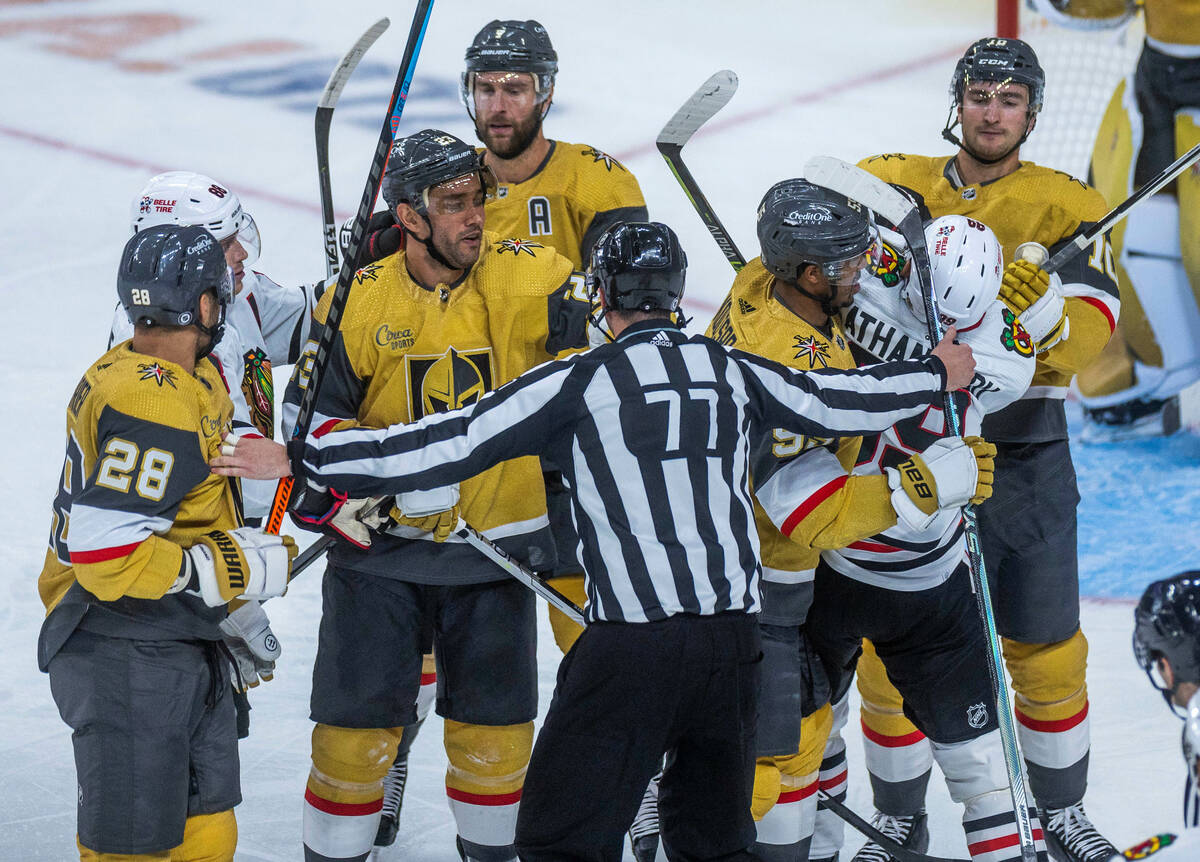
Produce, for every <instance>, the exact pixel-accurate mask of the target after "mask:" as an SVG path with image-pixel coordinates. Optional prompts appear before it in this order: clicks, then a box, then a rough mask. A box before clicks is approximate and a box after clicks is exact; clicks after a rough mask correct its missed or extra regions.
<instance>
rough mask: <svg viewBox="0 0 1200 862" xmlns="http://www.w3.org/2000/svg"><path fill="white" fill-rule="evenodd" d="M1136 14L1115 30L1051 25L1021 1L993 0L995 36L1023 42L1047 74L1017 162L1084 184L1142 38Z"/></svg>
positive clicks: (1134, 61) (1139, 15)
mask: <svg viewBox="0 0 1200 862" xmlns="http://www.w3.org/2000/svg"><path fill="white" fill-rule="evenodd" d="M1142 22H1143V19H1142V16H1141V14H1140V13H1139V14H1136V15H1134V16H1133V17H1132V18H1130V19H1129V21H1128V22H1126V23H1125V24H1123V25H1122V26H1120V27H1119V28H1117V29H1109V30H1075V29H1070V28H1067V27H1063V26H1061V25H1059V24H1055V23H1051V22H1050V21H1048V20H1047V19H1046V18H1044V17H1042V16H1041V15H1039V14H1038V13H1037V12H1035V11H1033V10H1032V9H1030V8H1029V7H1028V5H1027V4H1026V2H1024V0H997V30H996V32H997V34H998V35H1000V36H1006V37H1009V38H1011V37H1013V36H1016V37H1018V38H1020V39H1023V40H1025V41H1026V42H1028V43H1029V44H1030V45H1031V46H1033V50H1034V51H1035V52H1037V55H1038V60H1039V61H1040V62H1041V64H1042V68H1044V69H1045V71H1046V95H1045V104H1044V105H1043V107H1042V111H1041V114H1040V115H1039V116H1038V121H1037V128H1035V129H1034V131H1033V134H1031V135H1030V136H1029V140H1028V141H1027V142H1026V143H1024V144H1023V145H1022V146H1021V157H1022V159H1028V160H1030V161H1034V162H1037V163H1038V164H1041V165H1046V166H1047V167H1052V168H1056V169H1058V170H1060V171H1065V172H1066V173H1069V174H1071V175H1072V176H1075V177H1079V178H1080V179H1083V180H1086V179H1087V175H1088V165H1089V163H1090V162H1091V154H1092V145H1093V143H1094V142H1095V139H1096V130H1097V129H1098V128H1099V126H1100V119H1101V117H1102V116H1103V115H1104V109H1105V107H1106V106H1107V105H1108V101H1109V98H1110V97H1111V96H1112V93H1113V90H1114V89H1115V88H1116V86H1117V83H1118V82H1119V81H1120V80H1121V78H1123V77H1125V76H1126V75H1128V74H1131V73H1132V72H1133V69H1134V66H1135V65H1136V63H1137V56H1138V52H1139V51H1140V50H1141V47H1142V39H1143V37H1144V35H1145V28H1144V25H1143V23H1142Z"/></svg>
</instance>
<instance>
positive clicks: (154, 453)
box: [96, 437, 175, 501]
mask: <svg viewBox="0 0 1200 862" xmlns="http://www.w3.org/2000/svg"><path fill="white" fill-rule="evenodd" d="M104 455H105V457H104V459H103V460H102V461H101V462H100V469H99V471H98V472H97V476H96V484H97V485H103V486H104V487H105V488H111V489H112V490H114V491H120V492H121V493H122V494H124V493H126V492H127V491H128V490H129V485H130V482H131V481H132V479H133V476H132V473H133V470H134V467H135V466H136V465H137V462H138V456H139V455H140V456H141V462H142V463H141V468H140V469H138V471H137V481H136V483H134V489H135V490H136V491H137V493H138V496H140V497H144V498H145V499H147V500H156V501H157V500H161V499H162V497H163V494H164V493H166V490H167V479H168V478H169V477H170V475H171V468H172V467H174V466H175V456H174V455H172V454H171V453H170V452H167V451H166V450H163V449H154V448H151V449H147V450H146V451H145V452H144V453H141V452H139V450H138V447H137V444H135V443H131V442H130V441H128V440H122V439H121V438H120V437H113V438H112V439H111V440H109V441H108V443H107V444H106V445H105V446H104Z"/></svg>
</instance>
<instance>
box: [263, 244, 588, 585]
mask: <svg viewBox="0 0 1200 862" xmlns="http://www.w3.org/2000/svg"><path fill="white" fill-rule="evenodd" d="M331 301H332V291H327V292H326V293H325V295H324V296H323V297H322V300H321V302H320V304H319V305H318V307H317V311H316V319H317V321H318V323H324V321H325V318H326V315H327V314H328V312H329V306H330V303H331ZM587 311H588V304H587V301H586V295H585V290H584V285H583V276H582V275H581V274H579V273H576V272H574V270H573V267H572V265H571V262H570V261H569V260H567V259H566V258H564V257H563V256H561V255H559V254H556V253H555V252H554V250H553V249H550V248H547V247H545V246H544V245H543V244H541V243H538V242H535V241H531V240H523V239H500V238H498V237H497V236H496V235H495V234H493V233H491V232H490V231H485V232H484V241H483V243H482V247H481V249H480V253H479V260H478V261H477V262H476V264H475V265H474V266H473V267H472V268H471V269H470V270H468V271H467V273H466V274H465V275H464V276H463V278H462V279H461V280H460V281H459V282H458V283H456V284H439V285H437V286H436V287H435V288H434V289H433V290H429V289H426V288H424V287H422V286H421V285H420V284H418V283H416V282H415V281H414V280H413V279H412V277H411V276H410V275H409V273H408V268H407V267H406V265H405V252H403V251H400V252H398V253H396V254H394V255H392V256H390V257H386V258H384V259H383V260H380V261H377V262H375V263H373V264H370V265H368V266H366V267H363V268H362V269H361V270H359V271H358V273H356V274H355V276H354V284H353V286H352V287H351V289H350V294H349V298H348V301H347V303H346V307H345V311H344V313H343V316H342V320H341V325H340V327H339V329H338V334H337V336H336V338H335V339H334V342H333V346H332V349H331V353H330V357H329V365H328V367H327V369H326V372H325V377H324V378H323V379H322V382H321V390H320V393H319V395H318V397H317V402H316V407H315V411H314V414H313V420H312V428H313V429H319V428H321V427H322V426H323V425H326V424H327V423H329V422H331V421H336V420H342V419H354V420H356V421H357V423H358V424H359V425H363V426H366V427H371V428H383V427H386V426H388V425H391V424H395V423H400V422H412V421H415V420H417V419H420V418H421V417H423V416H425V415H427V414H430V413H442V412H445V411H447V410H453V409H455V408H458V407H462V406H464V405H466V404H471V403H474V402H475V401H476V400H478V398H479V397H480V396H481V395H483V393H485V392H489V391H491V390H493V389H495V388H497V387H498V386H501V385H502V384H504V383H507V382H508V381H510V380H512V379H513V378H515V377H517V376H518V375H520V374H521V373H522V372H524V371H527V370H528V369H530V368H532V367H534V366H535V365H539V364H541V363H542V362H545V361H547V360H548V359H551V358H552V357H553V356H554V355H556V354H557V353H559V352H560V351H562V350H563V349H566V348H573V347H579V346H582V345H583V344H586V334H585V325H586V315H587ZM315 350H316V344H315V342H310V343H309V345H308V347H307V348H306V351H305V358H304V359H302V360H301V362H300V363H299V364H298V365H297V366H296V370H295V372H294V373H293V376H292V380H291V382H290V383H289V384H288V389H287V393H286V400H287V402H288V403H289V404H290V405H292V410H291V411H290V414H291V415H294V412H295V409H294V408H295V405H298V404H299V401H300V396H301V394H302V388H301V387H302V386H303V385H305V384H307V372H308V368H309V364H310V362H311V357H312V355H313V354H314V353H315ZM459 506H460V509H461V511H462V515H463V517H464V518H465V519H466V520H467V521H468V522H469V523H470V524H471V525H472V526H473V527H475V528H476V529H478V530H480V531H482V532H483V533H484V534H486V535H487V536H488V537H489V538H491V539H493V540H494V541H496V542H498V543H499V544H500V545H501V546H502V547H504V548H505V549H506V550H507V551H509V552H510V553H513V554H516V555H517V556H518V557H520V558H521V559H522V560H523V561H525V562H527V563H528V564H529V565H531V566H532V567H534V568H535V569H543V568H547V567H548V566H549V565H551V564H552V563H553V550H552V545H551V544H550V542H549V532H548V529H547V518H546V502H545V497H544V494H543V489H542V477H541V469H540V467H539V465H538V459H537V458H535V457H527V458H519V459H515V460H513V461H505V462H503V463H501V464H499V465H497V466H495V467H493V468H491V469H489V470H487V471H485V472H484V473H481V474H480V475H478V476H475V477H473V478H471V479H469V480H468V481H466V482H463V483H462V484H461V486H460V501H459ZM428 539H429V536H428V534H420V533H418V532H417V531H415V530H413V529H411V528H396V529H395V531H394V533H393V534H391V535H385V536H381V537H379V538H377V539H375V540H374V541H373V542H372V545H371V548H370V549H369V550H368V551H367V552H362V551H359V550H357V549H352V548H350V547H349V545H348V544H346V543H338V546H337V547H336V548H335V549H334V551H333V552H332V554H333V559H334V561H335V562H336V563H337V564H338V565H339V566H341V567H343V568H349V569H353V570H357V571H365V572H368V573H370V574H377V575H382V576H385V577H395V578H399V579H401V580H406V581H413V582H418V583H439V584H452V583H473V582H478V581H482V580H498V579H502V578H504V577H507V576H506V575H505V574H504V573H503V572H502V571H501V570H500V569H498V568H496V567H494V566H487V565H485V566H484V570H485V571H486V572H487V574H486V576H481V575H480V568H481V567H480V565H479V562H480V560H481V558H480V557H479V555H478V552H476V551H474V550H473V549H471V548H470V547H468V546H466V545H464V544H461V543H458V542H456V541H455V539H456V537H451V541H449V542H447V543H445V544H444V545H439V544H435V543H434V542H433V541H428ZM456 561H459V562H462V563H463V564H464V565H456V564H455V563H456Z"/></svg>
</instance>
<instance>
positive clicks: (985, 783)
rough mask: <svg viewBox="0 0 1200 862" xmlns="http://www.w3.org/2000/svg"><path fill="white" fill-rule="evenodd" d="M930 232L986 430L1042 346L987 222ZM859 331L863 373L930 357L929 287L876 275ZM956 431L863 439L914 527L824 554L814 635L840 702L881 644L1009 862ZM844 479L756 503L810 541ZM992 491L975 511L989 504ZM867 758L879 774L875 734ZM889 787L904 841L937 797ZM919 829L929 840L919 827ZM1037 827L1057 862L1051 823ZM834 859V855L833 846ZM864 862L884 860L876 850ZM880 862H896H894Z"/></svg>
mask: <svg viewBox="0 0 1200 862" xmlns="http://www.w3.org/2000/svg"><path fill="white" fill-rule="evenodd" d="M925 236H926V241H927V244H928V246H929V249H930V254H931V259H932V279H933V284H934V288H935V290H936V291H937V295H938V299H939V313H940V315H941V317H942V322H943V324H944V325H946V326H954V327H957V331H958V336H959V340H960V341H965V342H966V343H968V344H970V345H971V347H972V349H973V351H974V354H975V356H976V359H977V363H978V364H977V366H976V372H975V378H974V379H973V380H972V382H971V384H970V386H969V387H967V388H965V389H963V390H960V391H959V392H957V393H955V400H956V402H957V407H958V410H959V414H960V417H961V420H962V431H963V433H964V434H966V435H977V434H978V433H979V429H980V423H981V420H982V418H983V415H984V413H985V412H988V411H990V410H994V409H998V408H1001V407H1003V406H1005V405H1007V404H1008V403H1010V402H1012V401H1013V400H1014V399H1016V398H1017V397H1018V396H1019V395H1020V394H1022V393H1023V392H1024V391H1025V389H1026V387H1027V386H1028V385H1029V381H1030V379H1031V378H1032V376H1033V366H1034V360H1033V354H1032V350H1030V349H1029V348H1028V346H1025V347H1024V348H1022V346H1021V343H1020V342H1021V335H1020V333H1019V329H1018V326H1017V324H1015V323H1014V322H1013V321H1012V318H1011V315H1008V320H1007V321H1006V320H1005V313H1006V310H1005V308H1004V306H1003V304H1002V303H1001V302H1000V301H999V300H998V299H995V298H994V297H995V296H996V293H997V291H998V288H999V286H1000V278H1001V272H1002V269H1003V267H1002V264H1001V256H1000V244H999V241H998V240H997V239H996V237H995V235H994V234H993V233H992V231H991V230H990V229H989V228H987V227H986V226H985V225H982V224H980V223H979V222H977V221H975V220H973V219H968V218H965V217H963V216H942V217H941V218H938V219H935V220H933V221H932V222H930V224H929V225H928V226H927V227H926V229H925ZM898 240H900V238H899V237H898V235H896V236H893V237H888V247H889V250H890V252H891V253H892V254H894V255H897V256H901V258H902V256H903V255H904V247H903V244H902V241H898ZM901 272H903V270H901ZM845 333H846V337H847V339H848V340H849V341H850V343H851V345H852V346H853V347H854V353H855V356H856V357H857V358H858V360H859V361H860V362H863V363H874V362H879V361H882V360H884V359H885V358H892V357H910V356H919V355H923V354H924V353H926V352H927V351H928V349H929V342H928V338H927V336H926V326H925V311H924V304H923V297H922V296H921V291H920V287H919V285H918V281H917V279H916V278H915V277H909V278H908V279H907V280H905V279H904V278H903V276H901V277H900V281H899V283H893V285H892V286H891V287H887V286H885V285H884V284H883V283H882V282H881V281H880V280H878V279H876V278H869V279H865V280H864V283H863V285H862V288H861V290H860V291H859V292H858V293H857V294H856V295H855V297H854V304H853V306H852V307H851V308H849V309H848V310H847V311H846V315H845ZM948 433H949V432H948V429H947V423H946V419H945V417H944V415H943V412H942V410H940V409H937V408H934V409H932V410H930V411H929V412H928V413H926V414H924V415H923V416H920V417H916V418H914V419H909V420H906V421H904V422H901V423H899V424H897V425H895V426H893V427H892V428H890V429H888V430H887V431H885V432H884V433H883V434H881V435H879V436H878V437H868V438H865V439H864V441H863V446H862V448H861V450H860V452H859V457H858V463H857V465H856V466H855V468H854V476H855V477H856V478H859V479H861V478H862V477H866V476H874V477H879V478H883V477H885V476H886V479H887V482H886V485H887V487H890V488H892V489H893V490H892V492H891V499H892V503H893V506H894V508H895V509H896V512H897V514H898V515H899V518H898V521H896V522H894V524H893V525H891V526H889V528H888V529H886V530H884V531H881V532H880V533H879V534H877V535H875V536H871V537H869V538H867V539H865V540H864V541H856V542H853V543H852V544H849V545H848V546H845V547H838V548H828V549H826V550H824V551H823V553H822V554H821V564H820V565H819V566H818V567H817V571H816V578H815V594H814V598H813V606H812V609H811V611H810V612H809V615H808V625H807V634H808V637H809V640H810V641H811V643H812V645H813V647H814V649H815V650H816V652H817V654H818V655H819V656H820V657H821V660H822V664H823V666H824V668H825V671H826V673H827V675H828V677H829V682H830V688H831V690H832V699H833V702H834V703H839V702H841V701H842V700H843V699H844V697H845V696H846V693H847V692H848V690H849V686H850V680H851V677H852V675H853V667H854V664H855V660H856V658H857V656H858V654H859V652H860V650H861V643H860V642H861V639H862V638H863V637H864V636H865V637H870V638H871V639H872V642H873V644H874V649H875V653H876V654H877V655H878V656H879V657H881V658H882V659H883V663H884V664H885V666H886V668H887V673H888V677H889V678H890V679H891V680H893V681H894V682H895V683H896V684H897V685H898V686H899V687H900V688H901V689H902V691H903V692H904V694H905V707H906V713H907V714H908V715H909V716H911V717H912V718H913V720H914V721H915V722H916V724H917V726H918V728H920V730H921V732H923V733H925V734H927V735H928V736H929V738H930V739H931V740H933V754H934V757H936V759H937V760H938V763H939V765H940V767H941V769H942V772H943V773H944V774H945V776H946V780H947V784H948V785H949V788H950V794H951V797H952V798H953V799H954V800H955V801H958V802H960V803H963V805H964V807H965V811H964V815H963V828H964V830H965V832H966V836H967V846H968V848H969V850H970V853H971V856H972V858H974V859H979V860H987V862H1002V860H1003V862H1008V860H1019V859H1020V858H1021V857H1020V846H1019V839H1018V837H1017V827H1016V820H1015V817H1014V813H1013V809H1012V797H1011V795H1010V793H1009V788H1008V776H1007V773H1006V770H1005V765H1004V751H1003V748H1002V746H1001V743H1000V733H999V730H998V729H997V721H996V716H995V710H994V707H993V706H992V705H991V701H992V693H991V681H990V675H989V673H988V667H987V645H986V640H985V637H984V632H983V627H982V625H981V623H980V620H979V614H978V610H977V608H976V605H975V600H974V597H973V596H972V590H971V584H970V575H969V572H968V570H967V560H966V543H965V541H964V535H963V525H962V518H961V512H960V511H959V510H958V509H949V508H943V509H942V511H940V512H937V513H934V512H933V511H932V510H933V508H934V506H933V503H934V499H935V498H941V497H942V495H943V494H949V493H952V490H951V489H953V488H954V487H955V483H960V484H961V483H962V482H963V481H964V480H966V481H968V482H970V487H972V488H973V487H974V484H975V483H974V481H973V480H972V479H971V475H970V473H969V472H967V473H965V474H962V473H961V467H960V466H959V465H958V464H957V463H956V461H955V459H954V458H953V457H945V456H943V451H942V447H943V446H946V445H949V444H950V442H951V440H953V438H947V437H946V435H947V434H948ZM967 440H968V442H971V441H972V438H971V437H970V436H968V438H967ZM977 445H978V444H975V446H973V447H972V448H975V447H976V446H977ZM922 450H924V451H922ZM992 451H994V450H992ZM989 465H990V460H989ZM914 470H915V471H916V472H915V473H914ZM926 475H933V476H934V477H935V483H936V488H937V493H936V495H930V497H929V498H927V500H926V504H925V505H924V506H923V507H922V508H919V509H915V508H912V507H911V506H909V505H908V501H909V499H910V498H909V496H908V495H907V494H906V493H905V490H906V489H905V486H904V483H905V482H907V481H916V479H915V478H914V476H926ZM845 481H846V480H845V478H844V470H843V465H842V464H840V463H839V461H838V459H837V458H836V456H835V455H834V454H833V453H832V452H830V451H829V450H828V449H826V448H824V447H820V446H815V447H810V448H808V449H806V450H805V451H804V452H803V453H802V454H800V455H799V456H798V457H796V458H794V459H792V460H790V461H788V462H785V463H784V464H782V465H781V467H780V469H778V470H776V471H775V472H774V473H773V474H771V475H769V476H768V477H767V479H766V481H765V482H758V483H757V489H756V492H755V494H756V497H757V498H758V500H759V502H760V503H761V504H762V505H763V507H764V509H765V511H766V512H767V513H768V515H769V516H770V517H771V520H772V522H773V523H774V524H775V525H776V526H778V527H780V528H781V529H783V530H784V531H785V532H787V533H788V534H789V535H790V536H792V537H793V539H797V538H798V539H800V540H801V541H806V539H805V538H804V536H805V533H806V532H809V533H811V530H807V531H806V530H805V529H804V524H803V520H802V518H803V517H804V515H805V514H806V511H807V507H808V506H809V505H810V504H809V501H810V500H812V499H814V498H817V499H819V498H820V497H821V495H822V494H823V493H825V492H826V489H828V488H829V487H830V486H831V485H835V484H836V483H843V482H845ZM989 483H990V477H989ZM981 496H982V495H976V496H975V497H973V498H972V502H974V503H979V502H981V500H980V497H981ZM860 505H862V504H861V503H860ZM820 538H821V537H820V536H818V541H819V540H820ZM864 696H866V695H864ZM887 719H888V717H887V716H880V715H875V716H872V723H873V724H879V723H881V722H883V723H885V726H886V721H887ZM867 751H868V763H869V764H870V752H871V742H870V737H869V738H868V744H867ZM921 789H922V790H923V788H921ZM879 790H880V792H879V793H877V794H876V803H877V805H879V807H880V809H881V811H882V812H883V813H884V815H885V816H884V817H879V818H877V823H876V825H877V826H878V827H880V828H881V829H884V830H885V834H889V833H891V832H893V831H895V830H892V829H891V828H890V827H891V826H892V823H893V821H895V820H898V819H902V818H904V817H911V816H913V811H912V810H911V809H910V808H909V806H910V805H911V804H913V801H914V796H915V803H916V804H918V805H919V804H920V802H921V800H922V799H923V793H916V794H913V793H912V788H910V787H908V786H905V785H885V786H882V787H880V788H879ZM922 816H923V815H922ZM910 831H917V832H921V833H923V832H924V830H923V828H920V827H917V828H916V829H915V830H910ZM1034 832H1035V836H1036V842H1035V843H1036V846H1037V849H1038V852H1039V857H1040V858H1042V859H1043V860H1044V859H1045V845H1044V843H1043V841H1042V840H1041V829H1040V826H1038V825H1037V821H1036V815H1035V819H1034ZM889 837H892V836H891V835H890V834H889ZM895 837H902V836H899V835H897V836H895ZM926 845H927V840H920V841H917V842H915V843H911V842H910V847H911V848H912V849H913V850H915V851H917V852H924V851H925V850H926V849H927V847H926ZM819 852H822V853H827V852H828V848H821V849H820V850H819ZM860 856H862V857H865V858H868V859H870V858H871V855H870V852H869V851H868V852H864V853H863V854H860ZM878 858H879V859H886V858H887V854H883V855H882V856H879V857H878Z"/></svg>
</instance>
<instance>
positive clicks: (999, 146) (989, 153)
mask: <svg viewBox="0 0 1200 862" xmlns="http://www.w3.org/2000/svg"><path fill="white" fill-rule="evenodd" d="M1026 123H1028V121H1026ZM963 143H965V144H966V147H965V148H964V149H966V151H967V152H968V153H969V154H970V155H972V156H975V157H976V158H977V159H979V160H980V161H983V162H998V161H1003V160H1004V159H1006V158H1007V157H1008V156H1009V155H1010V154H1011V153H1012V152H1013V151H1015V150H1016V149H1017V147H1019V146H1020V145H1021V135H1019V134H1017V135H1010V134H1005V135H1004V137H1003V140H1002V141H1001V140H1000V138H999V136H993V135H987V136H984V135H980V134H978V133H977V132H975V131H972V132H971V133H969V134H968V133H967V130H966V129H963Z"/></svg>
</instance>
